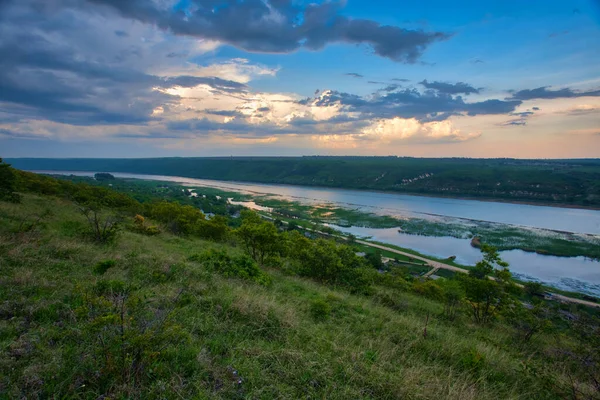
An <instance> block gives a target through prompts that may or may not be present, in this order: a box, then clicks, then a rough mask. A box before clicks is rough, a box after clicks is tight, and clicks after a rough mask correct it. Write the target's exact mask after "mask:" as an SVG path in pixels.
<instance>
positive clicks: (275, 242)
mask: <svg viewBox="0 0 600 400" xmlns="http://www.w3.org/2000/svg"><path fill="white" fill-rule="evenodd" d="M235 234H236V236H237V237H238V238H239V239H240V241H241V242H242V246H243V247H244V249H245V250H246V252H247V253H248V254H250V255H251V256H252V258H253V259H254V260H256V261H257V262H259V263H261V264H262V263H264V261H265V258H266V257H267V256H269V255H273V254H275V253H277V252H278V251H279V250H280V248H281V242H280V237H279V234H278V232H277V228H276V227H275V225H273V224H272V223H270V222H267V221H263V220H262V219H261V218H260V216H259V215H258V214H257V213H255V212H254V211H250V210H244V211H242V225H241V226H240V227H239V228H238V229H236V231H235Z"/></svg>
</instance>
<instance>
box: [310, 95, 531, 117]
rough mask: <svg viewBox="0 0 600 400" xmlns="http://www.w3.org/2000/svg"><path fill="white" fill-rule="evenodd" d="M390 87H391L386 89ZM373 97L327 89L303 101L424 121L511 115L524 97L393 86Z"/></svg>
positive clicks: (364, 115) (367, 114) (368, 113)
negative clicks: (470, 98) (469, 98)
mask: <svg viewBox="0 0 600 400" xmlns="http://www.w3.org/2000/svg"><path fill="white" fill-rule="evenodd" d="M386 89H387V88H386ZM389 89H391V90H390V91H387V92H386V91H378V92H376V93H374V94H372V95H371V96H364V97H362V96H357V95H355V94H350V93H344V92H338V91H327V92H322V93H321V95H320V96H319V97H315V98H309V99H304V100H302V101H300V103H301V104H310V105H312V106H318V107H327V106H333V105H341V106H343V107H344V109H346V110H347V111H350V112H358V113H361V115H362V118H393V117H401V118H413V117H414V118H417V119H418V120H420V121H422V122H431V121H441V120H444V119H447V118H449V117H450V116H452V115H463V114H467V115H472V116H473V115H483V114H508V113H511V112H513V111H514V110H515V109H516V108H517V107H518V106H519V105H521V103H522V102H521V101H520V100H498V99H491V100H485V101H480V102H474V103H466V102H465V101H464V99H463V98H462V97H461V96H454V95H451V94H447V93H440V92H439V91H436V90H426V91H424V92H420V91H418V90H417V89H402V88H395V89H393V88H391V87H390V88H389Z"/></svg>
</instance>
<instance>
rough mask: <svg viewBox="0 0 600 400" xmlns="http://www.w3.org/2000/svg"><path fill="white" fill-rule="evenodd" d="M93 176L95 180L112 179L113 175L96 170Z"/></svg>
mask: <svg viewBox="0 0 600 400" xmlns="http://www.w3.org/2000/svg"><path fill="white" fill-rule="evenodd" d="M94 178H95V179H96V180H97V181H114V180H115V177H114V175H112V174H109V173H108V172H98V173H96V174H94Z"/></svg>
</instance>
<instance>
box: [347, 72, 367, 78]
mask: <svg viewBox="0 0 600 400" xmlns="http://www.w3.org/2000/svg"><path fill="white" fill-rule="evenodd" d="M344 75H348V76H351V77H353V78H364V75H361V74H357V73H356V72H347V73H345V74H344Z"/></svg>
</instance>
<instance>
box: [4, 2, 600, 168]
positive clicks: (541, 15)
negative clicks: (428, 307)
mask: <svg viewBox="0 0 600 400" xmlns="http://www.w3.org/2000/svg"><path fill="white" fill-rule="evenodd" d="M316 154H319V155H397V156H416V157H515V158H579V157H585V158H588V157H600V0H570V1H565V0H544V1H538V0H530V1H526V2H525V1H522V0H502V1H500V0H498V1H474V0H455V1H447V0H421V1H418V2H417V1H398V0H377V1H374V0H369V1H367V0H345V1H344V0H340V1H338V0H313V1H303V0H127V1H124V0H0V157H61V158H65V157H163V156H164V157H166V156H229V155H233V156H235V155H267V156H292V155H316Z"/></svg>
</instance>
